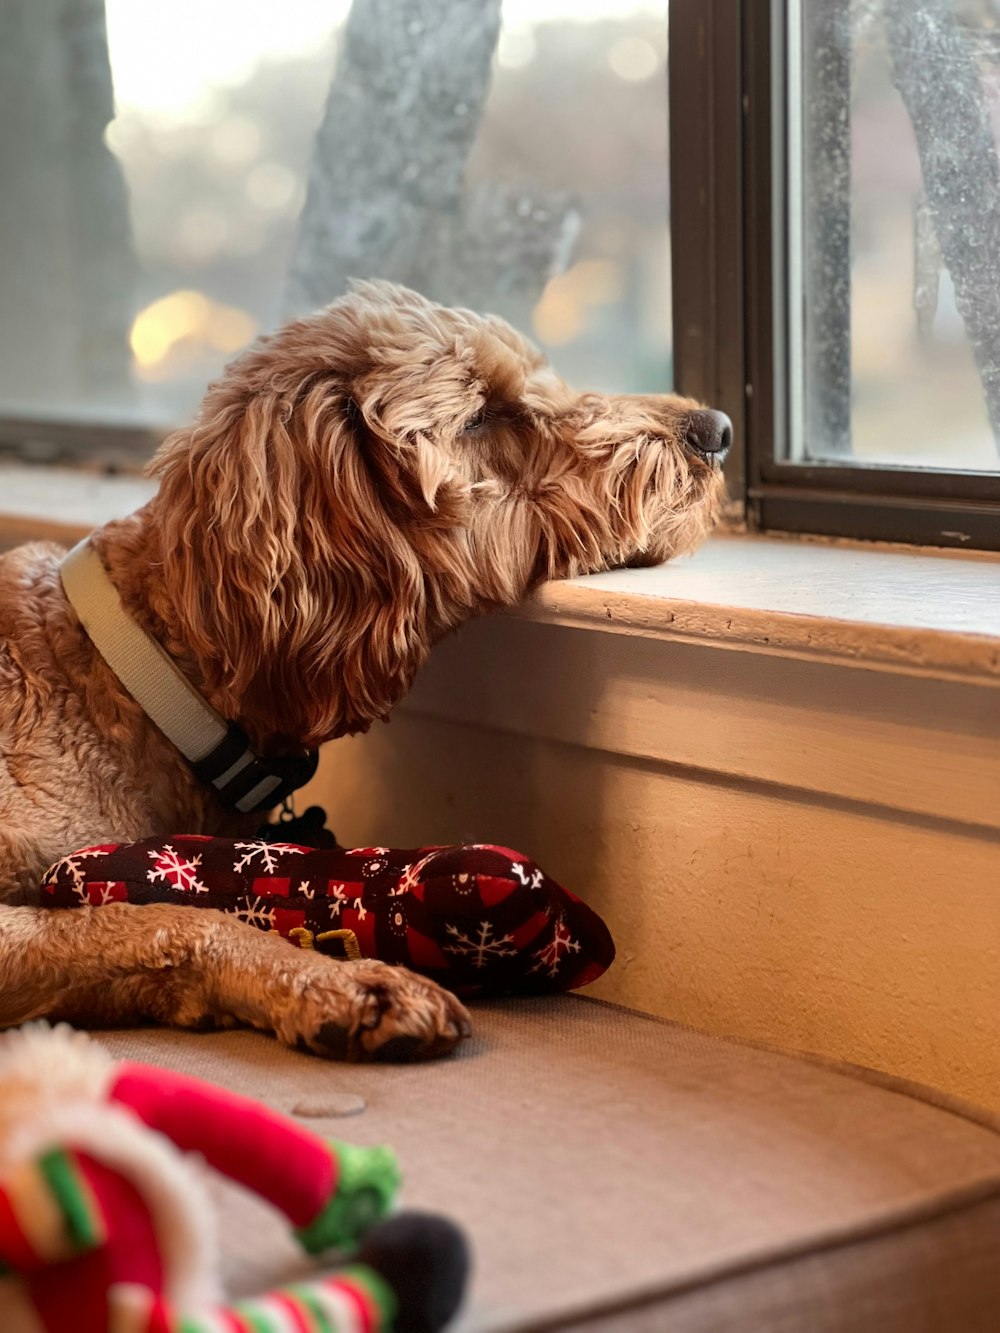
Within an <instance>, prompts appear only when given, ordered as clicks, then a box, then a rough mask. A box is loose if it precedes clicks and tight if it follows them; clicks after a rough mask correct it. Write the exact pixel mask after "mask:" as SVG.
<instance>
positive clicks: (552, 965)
mask: <svg viewBox="0 0 1000 1333" xmlns="http://www.w3.org/2000/svg"><path fill="white" fill-rule="evenodd" d="M579 952H580V941H579V940H575V939H573V937H572V935H571V934H570V933H569V931H568V930H567V929H566V918H565V917H564V916H561V917H559V919H558V920H557V921H556V926H555V930H554V931H553V932H552V938H551V940H549V942H548V944H546V945H545V947H544V948H542V949H536V950H535V952H534V953H533V954H532V955H531V956H532V958H535V959H537V962H535V963H534V964H533V966H532V967H530V968H529V969H528V970H529V971H530V972H541V971H542V969H543V968H548V974H549V976H550V977H554V976H555V975H556V973H557V972H558V971H559V967H560V964H561V963H562V961H563V959H564V958H567V957H568V956H569V955H570V954H571V953H579Z"/></svg>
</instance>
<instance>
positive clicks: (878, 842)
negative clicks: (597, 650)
mask: <svg viewBox="0 0 1000 1333" xmlns="http://www.w3.org/2000/svg"><path fill="white" fill-rule="evenodd" d="M314 792H315V794H317V795H321V796H322V797H323V798H324V799H325V800H326V801H327V802H328V807H329V808H330V810H331V817H332V818H333V820H334V827H335V828H336V830H337V832H338V834H339V835H340V837H341V839H342V840H346V841H349V842H352V843H362V844H363V843H372V842H383V841H384V842H386V843H391V844H394V845H397V846H407V845H414V844H418V843H420V842H422V841H423V842H432V841H434V842H436V841H441V842H446V841H456V840H461V839H473V840H480V839H482V840H490V841H497V842H503V843H507V844H509V845H513V846H515V847H519V848H522V849H524V850H525V851H527V852H529V853H531V854H532V855H534V856H535V857H536V859H538V860H539V861H541V862H542V863H543V864H544V865H545V866H546V868H547V869H548V870H549V872H550V873H551V874H553V875H554V876H556V877H557V878H559V879H561V880H562V881H563V882H564V883H565V884H567V885H568V886H569V887H572V888H573V889H574V890H576V891H579V892H580V893H581V894H582V896H584V897H586V898H587V899H588V900H589V901H590V902H591V904H592V905H593V906H594V907H596V908H597V909H598V910H599V911H601V912H602V913H603V914H604V915H605V917H606V919H607V920H608V922H609V924H610V925H611V927H612V930H613V933H614V935H615V937H616V940H617V943H618V951H619V955H618V961H617V963H616V965H615V967H614V968H613V969H612V971H611V973H610V974H609V975H608V976H607V978H606V979H604V980H602V981H601V982H599V983H598V984H597V985H596V986H595V987H594V993H595V994H598V995H602V996H604V997H606V998H608V999H612V1000H616V1001H619V1002H621V1003H623V1004H626V1005H631V1006H634V1007H636V1008H640V1009H644V1010H647V1011H649V1012H651V1013H655V1014H660V1015H663V1016H665V1017H668V1018H672V1019H677V1020H679V1021H681V1022H683V1023H689V1024H691V1025H693V1026H695V1027H699V1028H706V1029H710V1030H712V1031H714V1032H719V1033H725V1034H731V1035H737V1036H743V1037H748V1038H753V1039H756V1040H763V1041H768V1042H775V1043H778V1044H781V1045H783V1046H786V1047H789V1048H795V1049H807V1050H812V1051H817V1052H820V1053H822V1054H826V1055H831V1056H835V1057H839V1058H842V1059H848V1060H852V1061H856V1062H859V1063H863V1064H869V1065H873V1066H875V1067H878V1068H882V1069H886V1070H889V1071H891V1072H893V1073H897V1074H901V1075H904V1076H906V1077H909V1078H914V1079H918V1080H921V1081H924V1082H929V1083H933V1084H936V1085H938V1086H940V1087H943V1088H945V1089H948V1090H950V1091H952V1092H956V1093H960V1094H962V1095H965V1096H968V1097H971V1098H974V1099H975V1100H977V1101H980V1102H983V1103H987V1104H990V1105H992V1106H994V1107H996V1108H998V1109H1000V894H998V888H1000V884H998V878H1000V877H998V874H997V865H998V856H1000V847H998V845H997V844H996V843H994V842H992V841H990V840H989V839H988V838H985V837H977V836H972V835H969V836H966V835H963V834H959V833H956V832H954V831H943V830H941V829H930V828H927V827H926V826H925V825H924V826H922V825H921V824H920V823H919V822H917V821H907V820H892V819H888V818H885V817H872V816H869V815H865V814H863V813H859V812H856V811H850V810H844V809H835V808H831V807H830V806H828V805H825V804H823V803H819V804H817V803H816V802H813V801H809V800H796V799H791V798H789V797H788V796H787V795H780V796H776V795H771V794H765V793H762V792H760V791H757V790H754V789H753V788H752V787H740V786H731V785H725V784H723V783H720V782H718V781H697V780H692V779H691V778H690V777H684V776H678V775H676V774H673V773H671V772H670V771H668V770H667V769H665V768H663V767H660V766H654V765H645V764H638V763H636V762H635V761H631V760H628V759H623V758H620V757H614V756H610V755H607V754H604V753H600V752H594V751H586V750H582V749H579V748H577V747H572V746H567V745H562V744H558V743H552V742H548V741H531V740H527V739H525V738H523V737H518V736H510V735H501V734H498V733H496V732H485V731H481V730H477V729H475V728H472V727H468V726H463V725H458V726H456V725H452V724H447V723H442V722H440V721H435V720H427V719H423V718H418V717H412V716H405V715H403V716H399V717H398V718H397V719H395V720H394V722H393V723H392V725H391V726H390V727H383V728H379V729H378V730H376V731H375V732H373V733H372V734H371V735H370V736H368V737H365V738H360V739H355V740H350V741H342V742H338V743H337V744H336V745H334V746H331V747H329V749H328V751H327V753H326V755H325V757H324V768H323V771H322V774H321V775H320V778H319V779H318V780H317V784H316V786H315V788H314Z"/></svg>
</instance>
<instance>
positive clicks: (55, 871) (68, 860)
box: [42, 847, 107, 903]
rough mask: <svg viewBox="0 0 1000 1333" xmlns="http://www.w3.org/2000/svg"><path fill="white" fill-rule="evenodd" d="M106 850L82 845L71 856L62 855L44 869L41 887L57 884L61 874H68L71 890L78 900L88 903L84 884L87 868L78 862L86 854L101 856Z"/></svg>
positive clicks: (84, 857)
mask: <svg viewBox="0 0 1000 1333" xmlns="http://www.w3.org/2000/svg"><path fill="white" fill-rule="evenodd" d="M106 851H107V848H106V847H84V848H83V849H82V850H81V851H79V852H74V853H73V854H72V856H64V857H63V858H62V859H61V860H59V861H57V862H56V863H55V865H52V866H49V868H48V870H46V872H45V878H44V879H43V880H42V888H46V887H49V886H53V885H55V884H58V882H59V879H60V877H61V876H63V875H68V876H69V879H70V883H71V885H72V888H73V892H74V893H75V894H76V896H77V897H78V898H79V900H80V902H81V903H89V902H90V899H89V897H88V896H87V885H86V874H87V870H86V867H85V866H83V865H81V864H80V862H81V861H83V860H85V859H86V858H87V857H88V856H102V855H103V854H104V853H105V852H106Z"/></svg>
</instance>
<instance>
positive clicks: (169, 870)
mask: <svg viewBox="0 0 1000 1333" xmlns="http://www.w3.org/2000/svg"><path fill="white" fill-rule="evenodd" d="M146 855H147V856H148V857H149V858H150V860H152V861H154V862H155V864H154V866H153V869H152V870H147V871H146V878H147V879H148V880H149V882H150V884H155V883H156V881H157V880H162V881H163V883H164V884H169V885H170V886H171V887H172V888H174V889H179V890H180V891H181V892H182V893H207V892H208V885H207V884H203V883H202V882H201V880H200V879H199V878H198V867H199V866H200V865H201V857H200V856H192V857H191V858H190V860H189V859H188V858H187V857H184V856H180V855H179V854H178V853H177V852H175V851H174V849H173V848H172V847H171V846H170V843H169V842H167V843H164V845H163V847H162V848H161V849H160V850H159V851H153V852H147V853H146Z"/></svg>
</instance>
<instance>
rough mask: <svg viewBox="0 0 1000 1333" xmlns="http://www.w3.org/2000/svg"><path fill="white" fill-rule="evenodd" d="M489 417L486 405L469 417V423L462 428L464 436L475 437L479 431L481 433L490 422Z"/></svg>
mask: <svg viewBox="0 0 1000 1333" xmlns="http://www.w3.org/2000/svg"><path fill="white" fill-rule="evenodd" d="M489 415H490V414H489V412H488V411H487V409H486V405H485V404H484V405H483V406H482V407H481V408H480V409H479V411H478V412H476V413H475V414H474V415H473V416H471V417H469V419H468V421H467V422H466V423H465V425H464V426H463V427H462V434H463V435H475V434H476V433H477V432H478V431H481V430H482V429H483V427H484V426H485V425H486V423H487V421H488V420H489Z"/></svg>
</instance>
